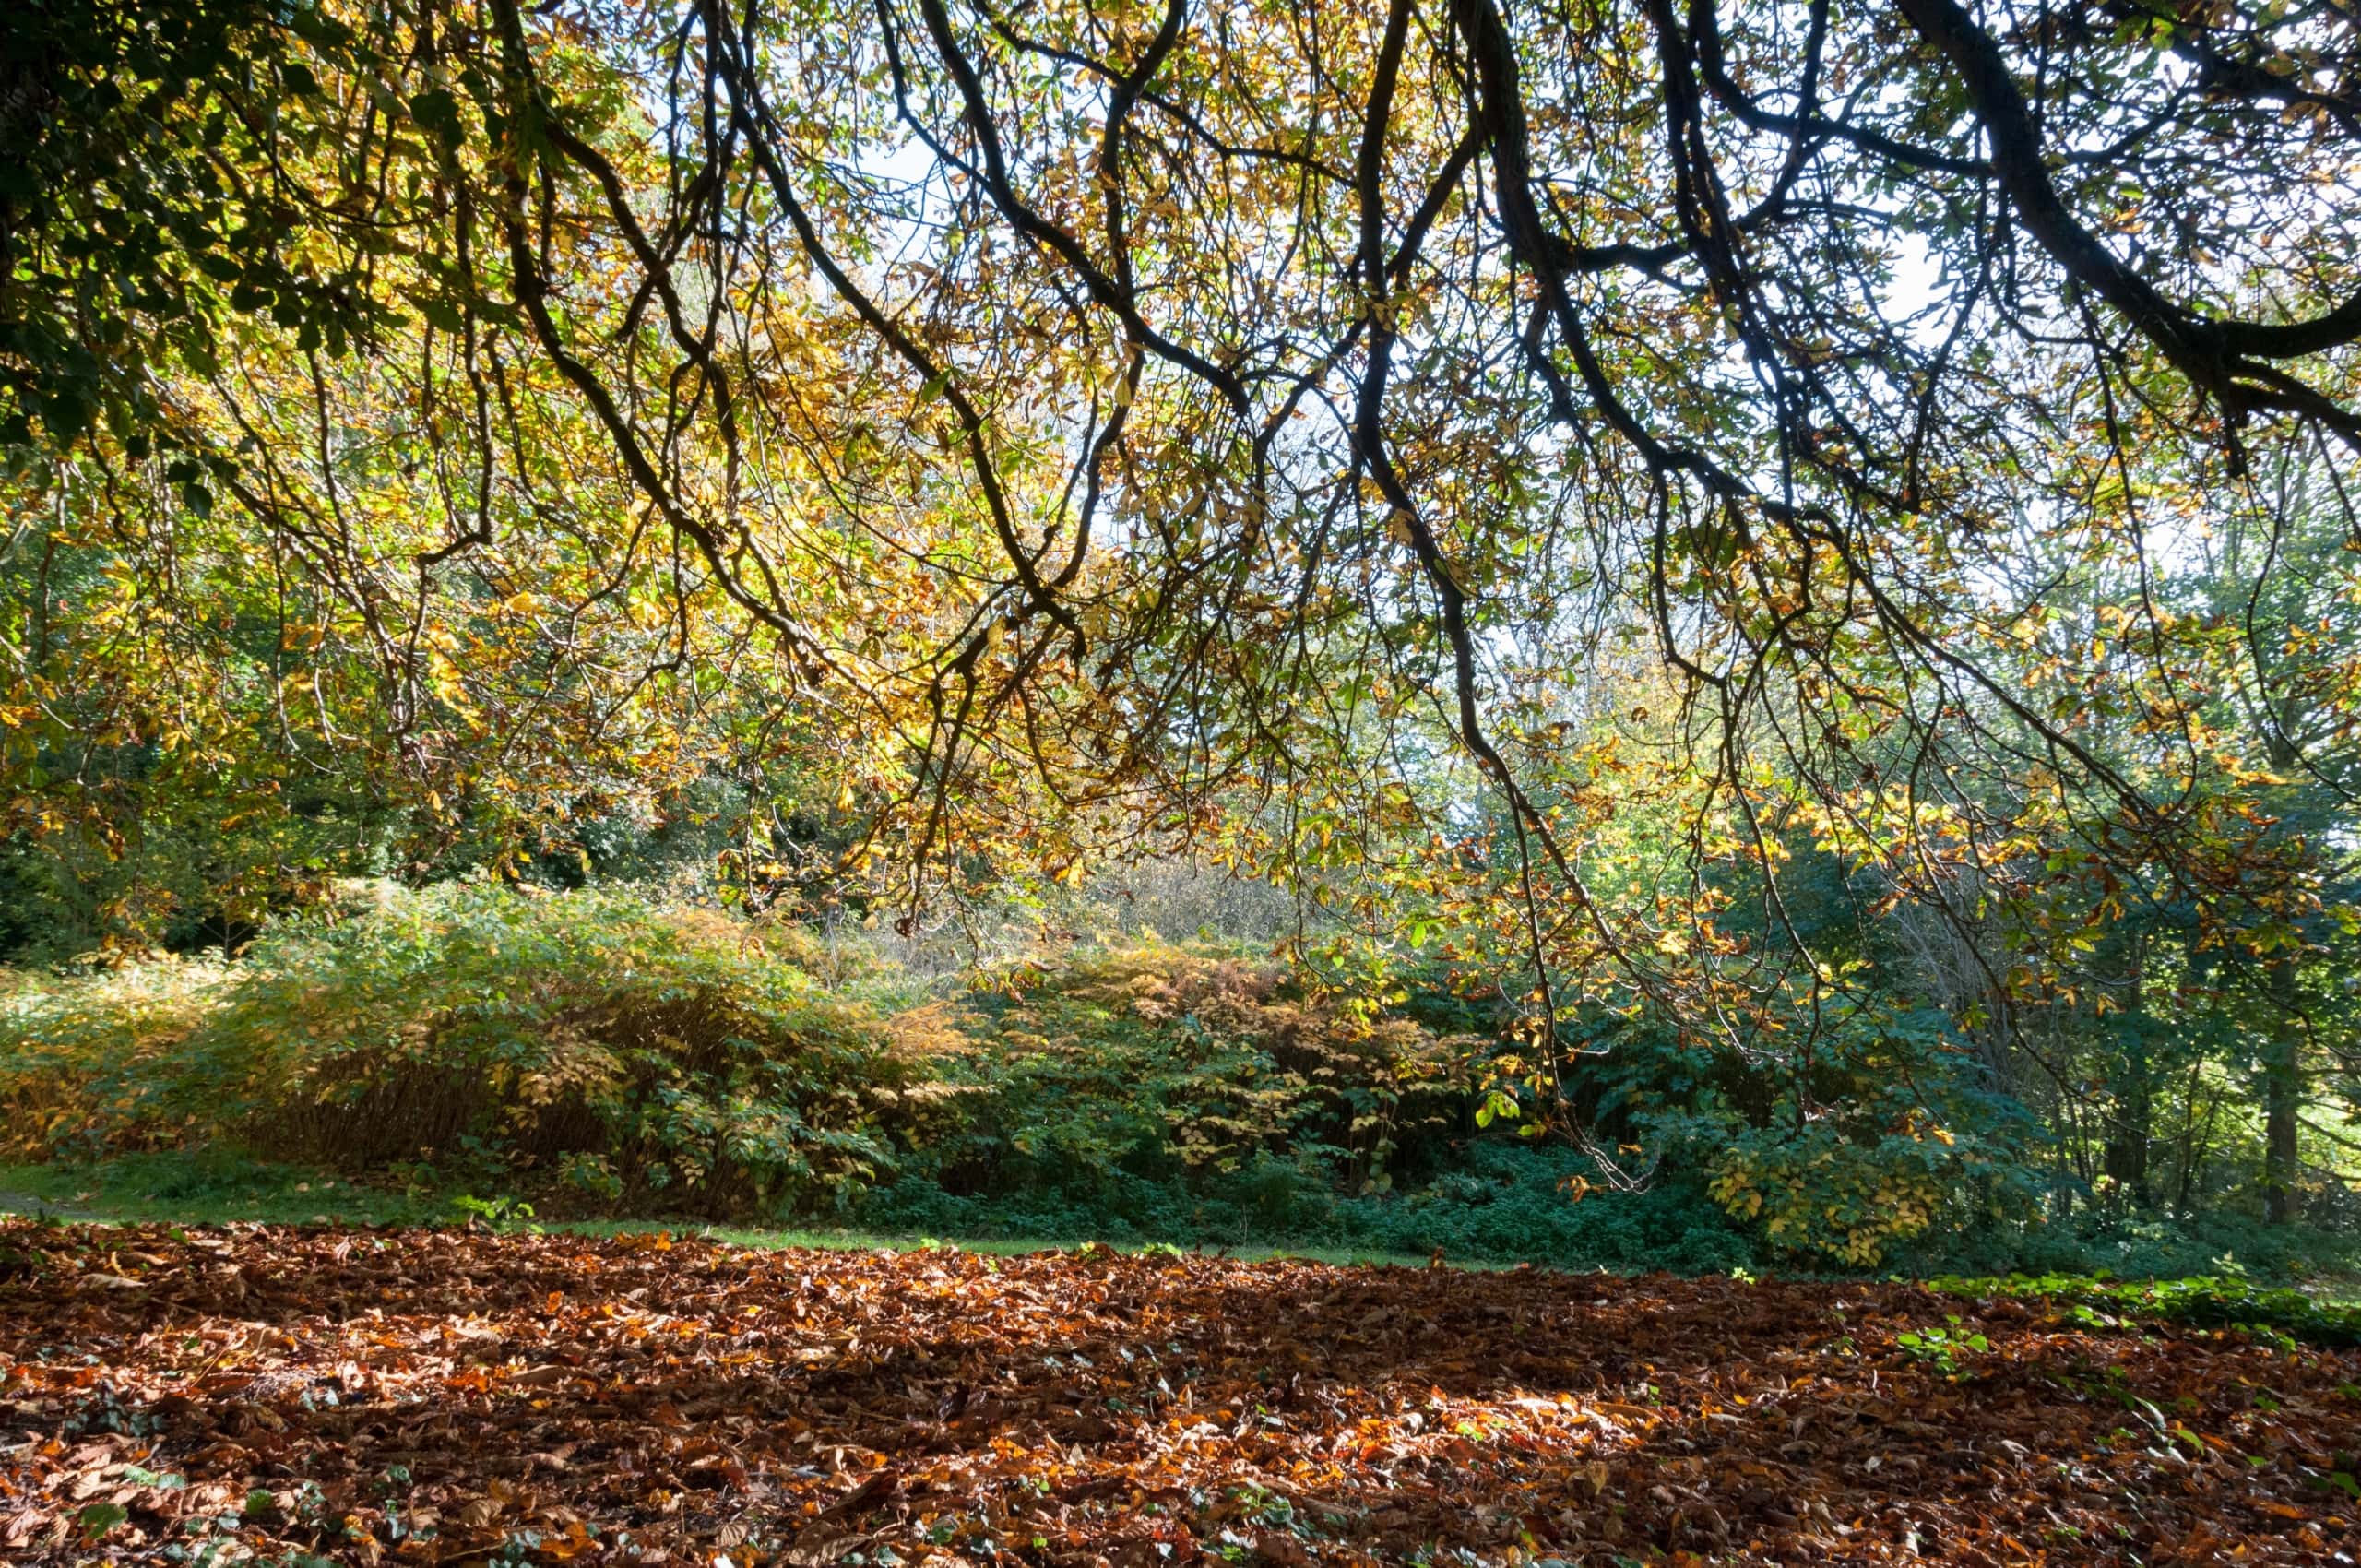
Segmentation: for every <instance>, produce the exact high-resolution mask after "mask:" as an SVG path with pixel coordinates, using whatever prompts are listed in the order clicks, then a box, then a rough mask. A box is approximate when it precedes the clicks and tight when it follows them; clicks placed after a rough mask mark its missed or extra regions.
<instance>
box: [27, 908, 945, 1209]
mask: <svg viewBox="0 0 2361 1568" xmlns="http://www.w3.org/2000/svg"><path fill="white" fill-rule="evenodd" d="M768 940H771V941H773V942H775V943H776V942H779V941H784V942H786V943H787V944H788V947H787V950H786V951H783V952H781V951H771V950H768V949H767V948H766V947H765V945H764V941H763V940H761V939H758V938H757V936H756V934H755V932H753V930H752V929H751V928H748V927H744V926H742V925H737V924H734V923H731V922H730V921H726V920H724V919H722V918H721V917H718V916H712V915H706V914H700V913H697V912H695V911H683V910H668V909H658V908H656V907H654V906H651V905H649V904H648V903H647V902H646V901H645V900H642V899H639V898H636V897H631V896H629V895H625V894H619V893H612V892H579V893H568V894H558V895H544V896H540V897H528V896H525V895H521V894H517V893H515V892H511V891H508V890H504V889H500V888H495V887H492V886H488V885H481V884H476V885H445V886H444V887H441V888H438V889H435V890H433V891H432V892H430V893H424V894H408V893H398V892H391V891H381V892H379V893H378V894H376V895H375V896H374V897H372V898H370V899H369V900H367V901H366V903H365V905H364V907H362V908H360V909H352V908H349V907H348V908H347V909H344V910H342V911H341V912H338V913H336V914H333V915H327V916H315V917H311V918H306V919H303V920H299V921H291V922H289V923H286V924H283V925H280V926H279V927H277V928H274V929H273V930H271V931H270V932H267V934H266V935H265V936H264V937H263V938H262V939H261V940H260V941H258V942H257V943H256V944H255V946H254V947H253V949H251V950H250V951H249V952H248V953H247V954H246V955H245V956H243V958H241V959H240V960H239V961H238V962H237V963H236V964H235V965H234V966H232V967H231V968H229V969H228V970H226V971H225V970H223V969H221V968H219V967H215V968H203V967H200V966H189V965H160V966H137V967H133V968H126V969H124V970H121V971H118V972H116V973H115V974H112V975H107V976H102V977H97V978H95V979H92V980H88V981H82V982H76V983H72V984H68V985H65V986H62V987H59V988H56V989H55V990H53V991H51V992H47V993H46V994H43V995H42V996H40V998H39V999H38V1000H37V1001H32V1002H25V1001H22V1000H21V999H20V1000H19V1001H18V1002H17V1003H16V1004H12V1006H11V1009H10V1011H9V1012H8V1014H7V1015H6V1019H5V1021H0V1062H6V1063H7V1067H6V1080H5V1081H6V1083H7V1084H8V1085H9V1086H10V1088H9V1093H10V1095H11V1098H12V1100H13V1099H18V1098H19V1097H25V1096H34V1097H38V1096H39V1095H42V1094H51V1095H54V1096H58V1097H60V1098H61V1100H62V1101H63V1102H65V1104H64V1105H62V1106H61V1108H60V1109H58V1110H53V1111H51V1112H50V1113H49V1115H48V1118H47V1122H46V1124H45V1128H44V1131H43V1132H42V1134H39V1137H38V1140H37V1141H39V1142H41V1143H43V1144H45V1145H46V1146H47V1147H48V1149H49V1150H50V1151H52V1152H71V1151H73V1150H75V1149H79V1148H87V1147H94V1146H106V1147H114V1148H123V1147H139V1146H154V1145H155V1144H156V1143H158V1142H159V1141H160V1140H163V1139H166V1138H175V1137H177V1138H181V1139H196V1138H208V1137H209V1138H216V1139H226V1140H233V1141H238V1142H243V1143H244V1144H246V1145H248V1146H255V1147H261V1148H266V1149H267V1150H269V1151H270V1152H271V1153H272V1154H273V1155H275V1156H279V1157H291V1158H309V1159H314V1160H317V1161H319V1162H321V1163H323V1164H326V1165H330V1166H333V1167H336V1168H339V1169H344V1170H404V1169H408V1170H419V1168H421V1167H424V1168H425V1171H424V1173H427V1174H461V1175H464V1176H465V1177H466V1178H467V1179H468V1180H470V1181H476V1180H483V1179H487V1173H488V1172H498V1173H514V1172H518V1171H522V1172H525V1173H526V1175H527V1179H528V1180H534V1181H538V1182H543V1183H550V1182H560V1181H563V1182H564V1183H566V1184H567V1185H568V1186H569V1187H570V1188H571V1189H572V1191H573V1193H574V1194H575V1197H576V1199H577V1200H578V1201H579V1202H581V1203H582V1204H584V1205H585V1206H610V1205H613V1204H616V1203H619V1202H624V1201H630V1200H636V1201H640V1202H643V1203H644V1202H647V1201H650V1200H653V1201H656V1202H658V1203H668V1204H669V1203H673V1202H683V1201H685V1202H693V1203H694V1205H695V1206H700V1207H703V1208H706V1209H708V1210H710V1211H712V1212H716V1213H721V1212H730V1211H735V1210H742V1209H747V1208H782V1207H799V1206H810V1205H811V1204H812V1203H813V1201H815V1200H816V1199H819V1198H822V1197H824V1196H829V1195H840V1194H844V1193H846V1192H848V1190H849V1189H851V1188H853V1187H855V1186H858V1185H859V1184H860V1183H862V1182H866V1181H868V1180H870V1179H872V1177H873V1176H874V1175H875V1174H876V1173H877V1171H878V1170H880V1169H881V1168H883V1167H884V1166H885V1165H886V1164H888V1163H889V1159H888V1155H887V1150H886V1143H885V1140H884V1138H883V1137H882V1136H881V1135H880V1124H881V1122H882V1121H883V1119H884V1117H886V1116H887V1115H889V1114H891V1113H892V1112H893V1111H894V1109H895V1096H896V1090H897V1088H898V1087H899V1086H900V1085H901V1084H902V1083H903V1082H904V1081H905V1080H906V1079H907V1077H908V1075H907V1074H906V1073H905V1072H904V1071H903V1070H902V1068H901V1067H900V1065H899V1062H898V1059H897V1058H896V1055H895V1053H894V1052H893V1051H892V1050H891V1049H890V1047H889V1044H888V1038H887V1035H886V1032H885V1030H884V1028H883V1027H882V1026H881V1024H880V1023H879V1021H878V1020H877V1018H876V1017H875V1016H874V1015H873V1014H872V1013H871V1012H869V1011H868V1010H866V1009H864V1008H860V1007H858V1006H855V1005H853V1004H848V1003H846V1002H844V1001H842V1000H840V999H837V998H834V997H831V996H829V995H827V994H825V992H824V991H823V990H822V988H821V987H820V985H819V984H818V982H816V981H815V980H813V978H812V977H811V975H810V974H809V973H808V972H807V971H806V969H805V968H804V967H803V966H802V965H801V964H800V963H798V962H797V961H796V953H795V951H794V943H795V940H796V939H795V938H793V937H792V935H791V933H790V934H789V936H787V937H784V938H780V937H771V938H769V939H768ZM126 1025H130V1026H133V1027H132V1028H129V1029H126V1028H125V1026H126ZM36 1086H47V1087H36ZM453 1167H473V1168H475V1169H469V1170H453V1169H452V1168H453Z"/></svg>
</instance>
